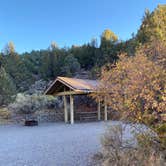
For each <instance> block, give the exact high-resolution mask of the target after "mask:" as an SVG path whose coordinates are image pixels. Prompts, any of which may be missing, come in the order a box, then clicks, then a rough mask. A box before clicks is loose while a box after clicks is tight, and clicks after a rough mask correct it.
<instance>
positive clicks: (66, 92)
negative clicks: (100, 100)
mask: <svg viewBox="0 0 166 166" xmlns="http://www.w3.org/2000/svg"><path fill="white" fill-rule="evenodd" d="M79 94H87V93H86V92H82V91H65V92H59V93H54V94H53V95H55V96H65V95H79Z"/></svg>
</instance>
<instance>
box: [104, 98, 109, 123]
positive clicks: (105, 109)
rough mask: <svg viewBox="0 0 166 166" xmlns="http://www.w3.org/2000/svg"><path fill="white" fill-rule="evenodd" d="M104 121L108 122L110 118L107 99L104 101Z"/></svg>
mask: <svg viewBox="0 0 166 166" xmlns="http://www.w3.org/2000/svg"><path fill="white" fill-rule="evenodd" d="M104 120H105V121H107V120H108V116H107V100H106V97H105V99H104Z"/></svg>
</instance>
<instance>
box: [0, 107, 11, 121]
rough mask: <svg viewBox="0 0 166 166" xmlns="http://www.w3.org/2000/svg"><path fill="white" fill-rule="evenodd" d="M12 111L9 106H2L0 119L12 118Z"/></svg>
mask: <svg viewBox="0 0 166 166" xmlns="http://www.w3.org/2000/svg"><path fill="white" fill-rule="evenodd" d="M10 118H11V112H10V111H9V110H8V109H7V108H0V119H10Z"/></svg>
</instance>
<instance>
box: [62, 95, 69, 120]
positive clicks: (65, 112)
mask: <svg viewBox="0 0 166 166" xmlns="http://www.w3.org/2000/svg"><path fill="white" fill-rule="evenodd" d="M63 102H64V120H65V123H67V122H68V111H67V100H66V96H63Z"/></svg>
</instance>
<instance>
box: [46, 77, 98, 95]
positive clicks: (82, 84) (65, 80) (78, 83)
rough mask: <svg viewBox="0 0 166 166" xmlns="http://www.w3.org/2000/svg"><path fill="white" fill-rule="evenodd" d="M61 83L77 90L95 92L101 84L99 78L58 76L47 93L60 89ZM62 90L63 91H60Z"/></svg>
mask: <svg viewBox="0 0 166 166" xmlns="http://www.w3.org/2000/svg"><path fill="white" fill-rule="evenodd" d="M60 83H61V84H62V85H64V86H66V87H68V88H69V89H71V90H73V91H75V92H78V91H79V92H83V93H88V92H94V91H95V90H96V88H97V86H98V84H99V81H97V80H89V79H77V78H69V77H57V78H56V80H55V81H54V82H53V83H52V84H51V86H50V87H49V88H48V89H47V90H46V92H45V94H53V93H54V92H56V91H57V89H58V84H59V85H60ZM59 92H61V91H59Z"/></svg>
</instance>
